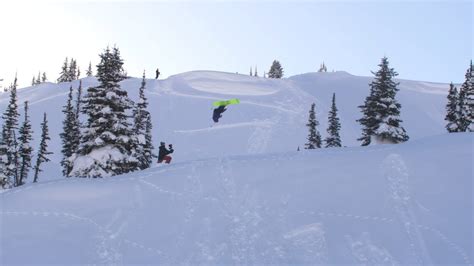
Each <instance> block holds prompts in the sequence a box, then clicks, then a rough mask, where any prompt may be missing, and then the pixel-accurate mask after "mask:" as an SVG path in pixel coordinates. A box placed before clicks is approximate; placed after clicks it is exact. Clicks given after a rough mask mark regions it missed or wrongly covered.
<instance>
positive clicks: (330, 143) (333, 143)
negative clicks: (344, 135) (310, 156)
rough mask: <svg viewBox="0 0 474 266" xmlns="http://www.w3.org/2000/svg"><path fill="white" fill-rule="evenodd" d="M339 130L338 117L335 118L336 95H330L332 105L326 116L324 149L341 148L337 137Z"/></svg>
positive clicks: (339, 138) (339, 139)
mask: <svg viewBox="0 0 474 266" xmlns="http://www.w3.org/2000/svg"><path fill="white" fill-rule="evenodd" d="M340 129H341V123H340V122H339V117H337V107H336V93H333V94H332V105H331V110H330V111H329V116H328V129H327V132H328V136H327V137H326V139H325V140H324V141H325V142H326V146H325V147H326V148H331V147H341V146H342V145H341V137H340V136H339V130H340Z"/></svg>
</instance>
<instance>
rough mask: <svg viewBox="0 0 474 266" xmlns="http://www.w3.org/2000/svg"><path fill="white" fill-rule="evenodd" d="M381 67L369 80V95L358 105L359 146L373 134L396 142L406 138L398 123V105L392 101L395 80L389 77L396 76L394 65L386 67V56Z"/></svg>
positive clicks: (368, 141)
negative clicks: (360, 132)
mask: <svg viewBox="0 0 474 266" xmlns="http://www.w3.org/2000/svg"><path fill="white" fill-rule="evenodd" d="M379 66H380V69H379V71H377V72H376V73H374V72H372V73H373V74H374V75H375V78H374V80H373V81H372V82H371V83H370V95H369V96H367V98H366V99H365V102H364V105H362V106H359V108H360V109H361V110H362V114H363V117H362V118H361V119H359V120H357V121H358V122H359V123H360V124H361V125H362V127H363V128H362V136H361V137H360V138H359V139H358V140H360V141H362V146H365V145H369V144H370V143H371V141H372V137H374V138H375V139H376V140H377V141H380V142H389V143H399V142H403V141H407V140H408V135H407V134H406V132H405V129H404V128H403V127H402V126H401V125H400V123H401V122H402V120H401V119H400V108H401V105H400V104H399V103H398V102H397V101H396V100H395V96H396V93H397V91H398V88H397V86H398V83H396V82H394V81H393V80H392V78H393V77H395V76H397V75H398V73H397V72H395V70H394V69H393V68H390V67H389V62H388V59H387V58H386V57H384V58H382V62H381V63H380V64H379Z"/></svg>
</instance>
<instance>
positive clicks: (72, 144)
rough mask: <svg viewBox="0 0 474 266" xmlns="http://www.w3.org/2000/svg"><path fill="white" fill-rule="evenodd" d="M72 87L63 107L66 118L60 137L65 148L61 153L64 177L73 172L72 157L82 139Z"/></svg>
mask: <svg viewBox="0 0 474 266" xmlns="http://www.w3.org/2000/svg"><path fill="white" fill-rule="evenodd" d="M72 91H73V90H72V86H71V87H70V88H69V94H68V99H67V103H66V105H65V106H63V111H62V112H63V113H64V115H65V118H64V120H63V132H62V133H61V134H59V135H60V137H61V140H62V143H63V147H62V149H61V153H62V154H63V159H62V160H61V166H62V167H63V175H64V176H69V173H70V172H71V170H72V162H71V159H72V158H71V156H72V155H73V154H75V153H76V152H77V148H78V145H79V143H78V142H79V139H80V130H79V124H78V121H77V116H76V110H74V107H73V104H72Z"/></svg>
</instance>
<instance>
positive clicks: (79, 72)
mask: <svg viewBox="0 0 474 266" xmlns="http://www.w3.org/2000/svg"><path fill="white" fill-rule="evenodd" d="M80 76H81V70H80V68H79V66H77V74H76V79H79V78H80Z"/></svg>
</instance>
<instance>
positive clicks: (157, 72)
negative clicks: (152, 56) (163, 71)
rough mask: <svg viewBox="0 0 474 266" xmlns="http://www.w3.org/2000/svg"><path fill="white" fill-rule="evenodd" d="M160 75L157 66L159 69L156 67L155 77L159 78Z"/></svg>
mask: <svg viewBox="0 0 474 266" xmlns="http://www.w3.org/2000/svg"><path fill="white" fill-rule="evenodd" d="M159 76H160V70H159V69H158V68H157V69H156V77H155V79H158V77H159Z"/></svg>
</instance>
